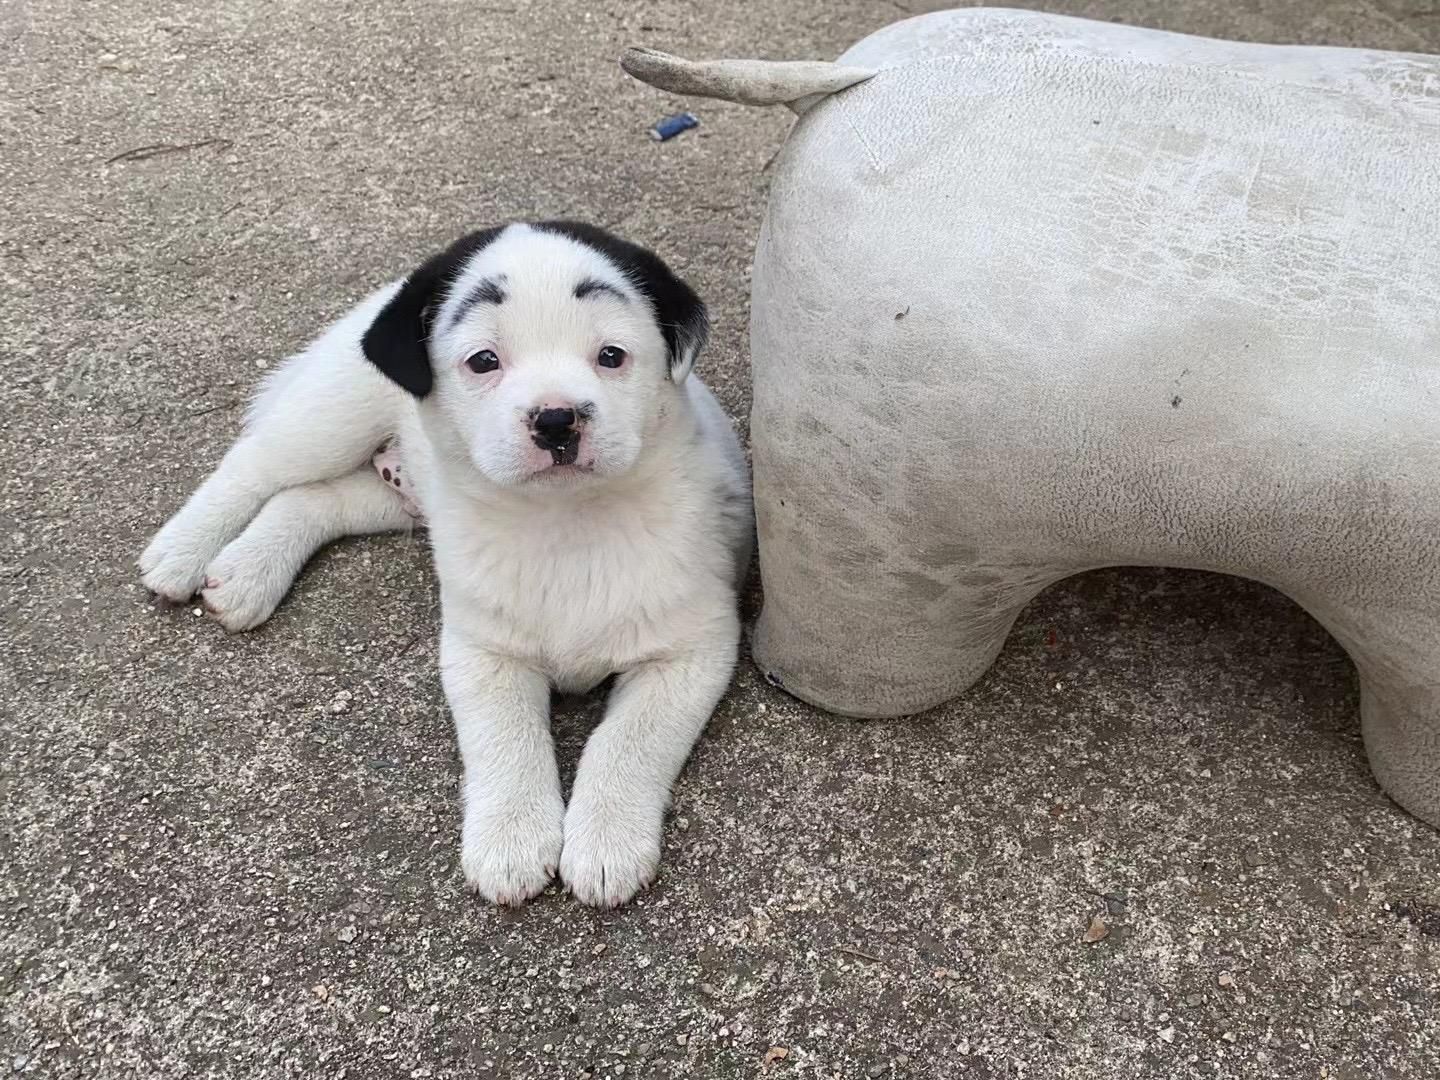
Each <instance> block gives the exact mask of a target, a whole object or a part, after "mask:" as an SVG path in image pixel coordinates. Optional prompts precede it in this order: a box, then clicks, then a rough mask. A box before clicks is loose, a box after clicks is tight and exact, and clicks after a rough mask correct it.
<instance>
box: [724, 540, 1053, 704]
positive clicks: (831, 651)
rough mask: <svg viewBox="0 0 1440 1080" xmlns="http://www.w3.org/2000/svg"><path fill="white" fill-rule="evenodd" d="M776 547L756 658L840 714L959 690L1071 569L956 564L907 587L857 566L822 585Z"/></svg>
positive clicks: (789, 686)
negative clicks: (1028, 608)
mask: <svg viewBox="0 0 1440 1080" xmlns="http://www.w3.org/2000/svg"><path fill="white" fill-rule="evenodd" d="M773 550H774V549H773V547H772V549H771V551H770V552H762V556H761V557H762V561H763V565H764V567H765V607H764V609H763V610H762V611H761V613H760V620H759V622H758V624H757V625H756V628H755V635H754V640H753V642H752V651H753V653H754V656H755V662H756V663H757V664H758V665H759V666H760V669H761V670H762V671H763V672H765V675H766V677H767V678H768V679H770V681H772V682H774V683H775V684H776V685H777V686H779V687H780V688H781V689H783V690H786V691H788V692H789V693H792V694H794V695H795V696H796V697H798V698H800V699H801V700H803V701H807V702H809V703H811V704H813V705H818V706H819V707H820V708H822V709H826V710H828V711H830V712H834V713H839V714H841V715H843V716H861V717H880V716H904V715H908V714H910V713H917V712H923V711H924V710H926V709H929V708H932V707H934V706H936V705H939V704H940V703H941V702H943V701H946V700H948V699H949V698H952V697H954V696H955V695H956V694H958V693H960V692H961V691H963V690H965V689H966V688H967V687H969V686H970V685H971V684H972V683H974V682H975V681H976V680H977V679H979V678H980V676H981V675H983V674H984V673H985V671H986V669H987V668H989V667H990V665H991V663H993V662H994V660H995V657H996V656H997V655H998V654H999V652H1000V649H1001V648H1002V647H1003V646H1004V644H1005V637H1006V635H1007V634H1009V633H1010V628H1011V627H1012V626H1013V625H1014V624H1015V619H1016V617H1017V616H1018V615H1019V614H1020V612H1021V611H1022V610H1024V608H1025V605H1026V604H1028V603H1029V602H1030V601H1031V600H1032V599H1034V597H1035V595H1036V594H1037V593H1039V592H1040V591H1041V590H1042V589H1044V588H1045V587H1046V586H1047V585H1049V584H1051V583H1052V582H1054V581H1058V580H1059V579H1060V578H1062V577H1064V576H1066V575H1065V574H1063V573H1058V572H1050V571H1036V570H1035V568H1033V567H1024V568H1013V569H1005V568H999V567H993V566H988V567H986V568H984V569H983V570H978V569H973V568H972V569H969V570H967V569H966V568H965V567H958V568H956V570H955V571H954V572H953V574H954V576H953V577H952V576H950V575H945V576H941V575H938V574H937V575H935V579H934V580H929V579H927V580H925V581H920V580H918V575H914V576H912V577H911V578H909V579H907V581H908V584H906V585H905V587H897V585H896V583H895V582H894V581H893V580H889V579H886V578H883V577H880V576H878V575H877V576H876V577H875V578H873V579H865V578H863V577H862V576H861V575H858V574H857V575H856V576H855V577H854V578H852V580H851V582H850V583H848V584H847V585H844V586H835V587H825V588H819V587H817V586H816V583H815V582H814V581H813V580H812V579H811V577H810V573H809V568H808V567H802V566H792V565H791V562H793V560H787V559H785V558H784V557H783V556H782V557H781V558H780V559H779V560H778V563H779V565H778V566H777V560H776V559H774V558H771V557H770V555H771V553H772V552H773ZM946 577H949V580H946ZM840 628H843V629H840Z"/></svg>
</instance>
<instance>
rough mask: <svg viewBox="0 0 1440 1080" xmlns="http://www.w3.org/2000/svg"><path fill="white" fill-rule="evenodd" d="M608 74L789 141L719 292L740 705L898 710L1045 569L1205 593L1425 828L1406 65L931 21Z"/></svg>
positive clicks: (1418, 321) (1434, 488) (1421, 112)
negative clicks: (736, 385) (1334, 696)
mask: <svg viewBox="0 0 1440 1080" xmlns="http://www.w3.org/2000/svg"><path fill="white" fill-rule="evenodd" d="M624 62H625V64H626V66H627V68H628V69H629V70H631V71H632V72H633V73H635V74H637V75H639V76H640V77H642V78H645V79H647V80H648V81H651V82H654V83H656V84H657V85H660V86H662V87H665V88H667V89H670V90H676V91H680V92H691V93H703V94H711V95H713V96H718V97H723V98H729V99H732V100H741V101H747V102H751V103H772V102H785V103H789V104H791V105H792V106H793V107H794V108H795V110H796V111H797V112H798V113H800V114H801V116H800V119H799V120H798V121H797V122H796V124H795V127H794V128H793V130H792V131H791V134H790V137H789V139H788V141H787V143H786V145H785V147H784V149H783V151H782V152H781V153H780V154H779V156H778V158H777V160H776V164H775V169H774V172H773V174H772V177H771V181H772V182H771V185H770V187H771V196H770V201H769V205H768V207H767V209H766V213H765V218H764V223H763V227H762V230H761V234H760V239H759V243H758V247H757V251H756V255H755V268H754V274H753V277H752V293H753V295H752V303H751V354H752V355H751V361H752V369H753V374H754V402H755V405H754V410H753V413H752V416H751V425H750V432H751V446H752V450H753V457H754V466H755V492H756V512H757V516H758V519H759V532H760V553H761V565H762V568H763V573H764V586H765V608H764V611H763V613H762V615H761V618H760V621H759V624H758V626H757V628H756V632H755V641H754V651H755V656H756V659H757V661H758V662H759V663H760V664H762V665H763V666H764V667H765V669H766V670H767V671H768V672H769V673H770V674H771V675H772V676H773V677H774V678H775V679H776V680H777V681H780V682H782V683H783V684H784V686H785V687H786V688H787V689H789V690H791V691H793V692H794V693H796V694H798V695H800V696H801V697H804V698H806V699H807V700H810V701H812V702H815V703H817V704H820V705H822V706H824V707H826V708H829V709H833V710H835V711H837V712H843V713H851V714H859V715H865V716H886V715H897V714H902V713H908V712H916V711H920V710H922V709H925V708H928V707H930V706H932V705H936V704H938V703H940V702H941V701H944V700H945V699H946V698H948V697H950V696H952V695H954V694H956V693H959V692H960V691H962V690H964V689H965V688H966V687H968V686H970V685H971V684H972V683H973V682H974V681H975V680H976V679H978V678H979V677H980V676H981V675H982V674H983V673H984V671H985V670H986V669H987V668H988V667H989V665H990V663H991V661H992V660H993V659H994V658H995V655H996V653H997V652H998V651H999V650H1000V647H1001V645H1002V644H1003V642H1004V640H1005V636H1006V634H1007V632H1008V631H1009V629H1010V627H1011V625H1012V624H1013V622H1014V620H1015V617H1016V615H1017V614H1018V613H1019V612H1020V611H1021V609H1022V608H1023V607H1024V606H1025V605H1026V604H1027V603H1028V602H1029V601H1030V600H1031V599H1032V598H1033V597H1034V596H1035V594H1036V593H1038V592H1039V591H1040V590H1041V589H1043V588H1045V587H1046V586H1047V585H1049V584H1051V583H1052V582H1055V581H1057V580H1059V579H1060V578H1063V577H1065V576H1067V575H1069V574H1073V573H1077V572H1080V571H1084V570H1088V569H1092V568H1095V567H1101V566H1113V565H1125V564H1131V565H1135V564H1140V565H1170V566H1185V567H1194V568H1199V569H1207V570H1218V571H1223V572H1227V573H1233V574H1240V575H1244V576H1246V577H1250V578H1255V579H1258V580H1260V581H1264V582H1266V583H1268V584H1270V585H1273V586H1274V587H1276V588H1278V589H1280V590H1282V591H1284V592H1285V593H1287V594H1288V595H1290V596H1291V597H1293V598H1294V599H1295V600H1297V601H1298V602H1299V603H1301V604H1302V605H1303V606H1304V607H1305V608H1306V609H1307V610H1308V611H1310V612H1311V613H1312V614H1313V615H1315V617H1316V618H1318V619H1319V620H1320V621H1321V622H1322V623H1324V625H1325V626H1326V627H1327V628H1329V629H1330V630H1331V631H1332V632H1333V633H1334V634H1335V636H1336V637H1337V638H1338V639H1339V640H1340V642H1341V643H1342V644H1343V645H1344V646H1345V647H1346V648H1347V649H1348V650H1349V652H1350V655H1351V656H1352V657H1353V658H1354V660H1355V664H1356V667H1357V668H1358V670H1359V673H1360V685H1361V713H1362V726H1363V730H1364V735H1365V744H1366V748H1367V750H1368V752H1369V755H1370V763H1371V766H1372V767H1373V769H1374V771H1375V774H1376V776H1377V777H1378V778H1379V780H1380V782H1381V784H1382V785H1383V786H1384V787H1385V789H1386V790H1387V791H1389V792H1390V794H1391V795H1392V796H1394V798H1395V799H1396V800H1398V801H1399V802H1400V803H1402V804H1403V805H1405V806H1406V807H1407V808H1409V809H1410V810H1412V811H1414V812H1415V813H1416V814H1418V815H1420V816H1421V817H1423V818H1426V819H1427V820H1429V821H1431V822H1434V823H1436V824H1440V535H1437V534H1440V529H1437V526H1440V456H1437V447H1440V418H1437V417H1440V414H1437V411H1436V402H1440V164H1437V163H1440V96H1437V87H1440V57H1433V56H1418V55H1407V54H1401V53H1383V52H1364V51H1360V50H1353V49H1327V48H1306V47H1293V46H1271V45H1257V44H1247V43H1239V42H1225V41H1211V40H1205V39H1200V38H1194V37H1187V36H1184V35H1179V34H1169V33H1162V32H1159V31H1154V30H1144V29H1139V28H1136V27H1127V26H1116V25H1113V24H1108V23H1100V22H1090V21H1085V20H1079V19H1070V18H1063V17H1060V16H1054V15H1046V14H1043V13H1040V12H1033V11H1004V10H986V9H976V8H967V9H963V10H957V11H944V12H935V13H933V14H929V15H924V16H919V17H916V18H913V19H907V20H904V21H902V22H898V23H896V24H894V25H892V26H888V27H885V28H884V29H882V30H880V31H878V32H877V33H875V34H873V35H871V36H870V37H868V38H866V39H865V40H863V41H861V42H858V43H857V44H856V45H855V46H854V47H853V48H851V49H849V50H848V51H847V52H846V53H845V54H844V55H843V56H841V57H840V59H839V62H838V63H836V64H831V65H826V64H798V65H792V64H783V63H770V64H767V63H760V62H755V61H711V62H706V63H697V64H691V63H687V62H685V61H681V60H677V59H675V58H671V57H666V56H664V55H663V54H656V53H654V52H652V51H648V50H636V51H634V52H632V53H629V54H627V56H626V58H625V61H624ZM860 626H863V627H865V628H866V638H865V641H866V645H865V646H863V647H857V646H856V642H855V637H854V634H853V630H852V628H854V627H860ZM870 643H874V647H870Z"/></svg>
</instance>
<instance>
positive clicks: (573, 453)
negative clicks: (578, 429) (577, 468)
mask: <svg viewBox="0 0 1440 1080" xmlns="http://www.w3.org/2000/svg"><path fill="white" fill-rule="evenodd" d="M536 445H537V446H539V447H540V448H541V449H542V450H548V451H549V452H550V465H551V467H552V468H553V467H554V466H556V465H562V466H563V465H574V464H575V459H576V458H578V457H579V456H580V436H579V434H578V433H577V434H576V435H574V436H573V437H571V438H569V439H567V440H565V442H563V443H561V444H560V445H559V446H546V445H544V444H543V443H541V442H540V441H539V440H538V439H537V440H536Z"/></svg>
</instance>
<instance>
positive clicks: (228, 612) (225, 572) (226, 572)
mask: <svg viewBox="0 0 1440 1080" xmlns="http://www.w3.org/2000/svg"><path fill="white" fill-rule="evenodd" d="M414 524H415V518H414V517H412V516H411V514H410V513H409V512H408V511H407V510H406V509H405V505H404V500H403V499H402V497H401V496H400V495H399V494H398V493H397V492H395V491H393V490H392V489H391V487H390V485H388V484H386V483H385V481H383V480H382V479H381V478H380V477H379V476H378V475H377V474H376V473H375V471H374V470H373V469H371V468H369V467H368V466H367V467H363V468H360V469H356V470H355V471H354V472H352V473H350V474H349V475H347V476H342V477H340V479H338V480H320V481H316V482H315V483H311V484H301V485H299V486H298V487H292V488H286V489H285V490H284V491H282V492H280V493H279V494H277V495H275V496H274V497H273V498H271V500H270V501H269V502H267V503H266V504H265V507H264V509H262V510H261V511H260V513H259V514H258V515H257V516H256V518H255V520H254V521H252V522H251V523H250V525H249V527H248V528H247V529H246V530H245V531H244V532H242V533H241V534H240V536H239V537H238V538H237V539H235V540H232V541H231V542H230V543H229V544H227V545H226V546H225V549H224V550H223V551H222V552H220V554H219V555H218V556H216V558H215V559H214V561H212V562H211V563H210V565H209V566H207V567H206V568H205V580H204V582H203V587H202V588H201V591H200V600H201V603H202V604H203V605H204V607H205V608H206V610H207V611H209V612H210V614H211V615H212V616H214V618H215V619H216V621H218V622H219V623H220V625H221V626H223V627H225V629H226V630H229V631H231V632H232V633H234V632H238V631H241V630H253V629H254V628H255V627H257V626H259V625H260V624H261V623H263V622H264V621H265V620H266V619H268V618H269V617H270V615H271V613H273V612H274V610H275V608H276V606H278V605H279V603H280V601H281V600H282V599H284V597H285V594H286V593H287V592H289V591H290V586H291V584H293V583H294V581H295V576H296V575H297V574H299V573H300V570H301V568H302V567H303V566H304V565H305V563H306V562H307V561H309V559H310V557H311V556H312V555H314V554H315V552H317V551H319V550H320V548H322V547H324V546H325V545H326V544H328V543H330V542H331V541H332V540H338V539H340V538H341V537H342V536H360V535H364V534H366V533H378V532H399V531H401V530H405V529H409V528H411V527H412V526H413V525H414Z"/></svg>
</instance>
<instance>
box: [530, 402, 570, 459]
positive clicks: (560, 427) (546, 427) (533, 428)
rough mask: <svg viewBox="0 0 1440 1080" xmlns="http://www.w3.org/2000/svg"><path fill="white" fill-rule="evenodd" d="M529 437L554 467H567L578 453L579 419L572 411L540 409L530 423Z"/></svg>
mask: <svg viewBox="0 0 1440 1080" xmlns="http://www.w3.org/2000/svg"><path fill="white" fill-rule="evenodd" d="M530 437H531V438H532V439H533V440H534V441H535V445H536V446H538V447H540V449H541V450H548V451H549V452H550V454H551V456H552V457H553V458H554V459H555V464H556V465H569V464H571V463H572V462H574V460H575V457H576V455H577V454H579V452H580V417H579V416H578V415H576V411H575V410H574V409H541V410H540V411H539V412H537V413H536V414H535V416H534V418H533V419H532V420H531V421H530Z"/></svg>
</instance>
